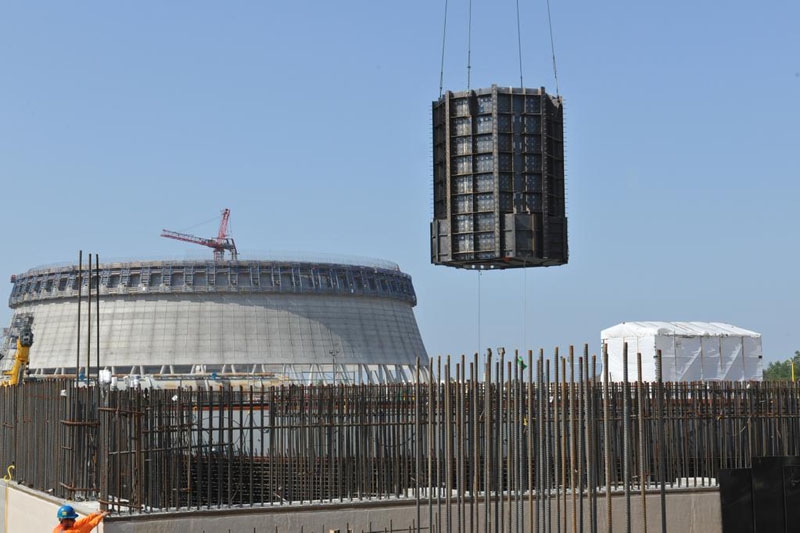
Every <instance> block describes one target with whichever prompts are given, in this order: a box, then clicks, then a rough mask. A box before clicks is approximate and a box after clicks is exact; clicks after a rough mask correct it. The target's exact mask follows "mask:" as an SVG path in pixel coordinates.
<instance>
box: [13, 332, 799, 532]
mask: <svg viewBox="0 0 800 533" xmlns="http://www.w3.org/2000/svg"><path fill="white" fill-rule="evenodd" d="M515 355H516V354H515ZM517 357H518V356H517ZM509 359H510V358H509ZM527 359H528V364H527V366H526V368H527V372H525V371H524V370H525V369H524V368H522V367H521V366H518V363H516V362H515V361H519V359H518V358H516V357H515V361H510V360H509V361H505V360H504V359H503V358H502V356H501V357H498V358H495V357H494V356H492V357H488V356H487V357H486V358H485V359H484V360H483V361H480V358H479V357H478V356H477V355H476V356H475V359H474V361H473V362H471V363H470V364H469V368H468V369H467V368H466V359H465V358H464V357H461V358H460V363H459V364H456V365H455V371H453V369H452V368H451V363H450V362H449V361H448V362H447V363H445V364H444V368H443V369H442V366H441V364H440V363H439V362H437V361H432V362H431V364H430V365H429V368H430V372H422V371H421V370H424V368H423V369H418V371H417V376H418V377H419V379H418V381H417V382H416V383H412V384H376V385H348V384H345V383H338V384H337V385H336V386H330V385H312V386H305V385H286V384H284V385H280V386H264V385H259V386H249V387H231V386H230V385H227V384H226V383H225V381H224V380H220V383H221V385H216V386H214V388H213V389H199V390H194V389H190V388H180V389H174V390H140V389H138V388H129V389H126V390H115V389H111V388H109V387H108V386H107V385H103V386H98V385H97V384H88V385H87V384H85V383H83V382H82V381H81V382H80V386H78V387H76V382H75V380H74V379H73V378H67V379H59V380H46V381H27V382H26V383H25V384H24V385H22V386H19V387H0V467H2V470H3V472H4V475H9V474H6V472H8V471H9V470H8V467H9V466H12V465H13V467H14V468H13V469H11V470H10V472H12V473H13V479H14V480H16V481H19V482H21V483H24V484H25V485H26V486H29V487H32V488H34V489H37V490H42V491H45V492H50V493H52V494H53V495H54V496H57V497H61V498H70V499H74V498H81V499H92V498H94V499H97V500H99V501H100V502H101V503H102V504H103V505H105V506H107V507H108V509H109V510H111V511H113V512H115V513H131V514H141V513H151V512H157V511H170V510H173V511H174V510H196V509H207V508H219V509H230V508H238V507H257V506H297V507H300V506H309V505H316V504H318V503H319V502H322V501H325V502H329V501H336V502H347V501H359V500H383V499H390V498H391V499H409V500H415V501H416V516H415V517H414V523H415V524H417V527H418V528H419V530H423V528H428V527H432V528H434V529H435V530H437V531H442V532H447V533H450V532H451V531H473V532H477V531H497V532H500V531H503V532H508V533H512V532H513V533H518V532H522V531H536V532H537V533H538V532H542V531H550V532H552V531H564V530H565V529H569V524H571V525H572V531H581V532H583V531H596V528H597V527H598V525H599V524H598V523H597V520H598V512H597V505H596V496H597V493H598V491H601V490H602V491H604V492H605V495H606V497H608V495H609V492H610V490H611V489H613V488H614V487H619V486H620V485H621V487H622V488H624V489H625V493H626V495H625V497H626V502H625V512H626V525H625V529H626V530H629V529H630V528H631V527H632V526H631V525H629V522H630V510H629V509H630V505H629V503H628V501H627V498H629V496H630V494H629V490H630V489H631V488H632V487H633V486H636V484H637V483H638V486H637V487H636V488H638V492H639V493H640V495H641V498H642V505H641V509H642V511H641V512H642V514H641V518H642V519H643V524H644V526H643V527H645V528H646V527H647V526H646V512H647V509H646V506H645V497H646V495H647V493H648V492H649V493H655V492H656V491H657V492H658V493H659V495H660V496H661V514H662V517H661V521H662V531H665V530H666V526H665V516H666V514H665V509H666V502H665V496H664V495H665V493H666V491H667V490H668V487H671V486H672V485H674V484H676V483H677V485H678V486H685V485H687V484H697V485H710V486H712V487H713V486H716V484H717V482H716V478H717V476H718V473H719V471H720V470H721V469H724V468H735V467H739V466H742V467H748V466H750V465H751V462H752V457H754V456H760V455H781V454H787V453H793V452H796V451H797V450H798V449H800V401H799V400H798V397H800V394H798V392H799V391H798V385H797V384H793V383H790V382H769V383H767V382H751V383H730V382H695V383H663V382H661V381H656V382H655V383H648V382H643V381H642V378H641V356H640V355H637V363H636V366H637V379H636V381H635V382H633V381H632V382H631V383H630V384H628V382H627V381H623V382H621V383H610V382H608V383H607V382H606V380H607V378H604V382H603V384H602V387H600V386H598V384H597V383H596V379H597V377H598V375H597V373H596V366H595V364H596V360H595V359H594V358H592V361H591V362H590V360H589V356H588V348H585V349H584V356H582V357H579V358H578V360H577V365H578V372H577V373H575V372H574V370H573V368H572V367H573V363H575V361H574V359H573V358H572V356H570V357H569V358H568V359H564V358H559V359H556V362H557V364H556V367H555V370H557V373H558V379H557V380H556V379H555V373H554V374H553V376H554V379H553V381H551V379H550V378H551V374H550V365H549V361H548V360H546V359H545V358H544V354H541V353H540V355H539V357H538V359H536V360H534V357H533V353H531V352H529V353H528V358H527ZM626 359H627V358H626ZM626 362H627V361H624V363H626ZM481 363H482V364H483V366H484V372H483V378H484V379H482V380H479V374H480V367H479V364H481ZM659 364H660V362H659ZM534 365H535V368H534ZM624 366H625V368H627V364H625V365H624ZM576 375H577V379H576ZM422 376H425V377H422ZM624 377H625V378H627V375H626V376H624ZM601 402H602V403H601ZM617 501H618V502H620V503H621V502H622V500H617ZM553 505H554V506H555V508H553V507H552V506H553ZM607 505H608V502H607ZM426 509H427V512H426V511H425V510H426ZM618 511H619V510H618ZM426 515H427V516H426ZM606 515H607V518H606V519H607V520H610V518H609V516H610V513H608V512H607V513H606ZM618 516H620V515H618ZM409 521H410V520H409ZM609 523H610V522H609ZM607 525H608V524H607Z"/></svg>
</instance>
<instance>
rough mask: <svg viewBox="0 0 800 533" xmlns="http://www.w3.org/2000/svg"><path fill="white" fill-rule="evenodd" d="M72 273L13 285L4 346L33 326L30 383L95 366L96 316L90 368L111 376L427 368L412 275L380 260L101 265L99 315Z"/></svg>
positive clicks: (84, 280) (50, 271)
mask: <svg viewBox="0 0 800 533" xmlns="http://www.w3.org/2000/svg"><path fill="white" fill-rule="evenodd" d="M78 270H79V269H78V267H77V265H69V266H64V267H51V268H42V269H33V270H30V271H28V272H26V273H25V274H21V275H17V276H14V277H13V278H12V282H13V289H12V292H11V296H10V299H9V305H10V307H11V308H12V309H13V310H14V317H13V319H12V325H11V328H10V331H11V333H12V335H11V336H12V337H13V332H14V330H15V327H16V325H18V324H19V323H21V322H22V321H24V320H27V319H31V318H32V320H33V322H32V326H33V332H34V336H35V341H34V344H33V346H32V347H31V350H30V372H31V373H33V374H43V375H47V374H63V373H66V374H69V373H74V372H75V368H76V364H78V363H79V366H80V367H81V368H83V367H85V364H86V361H87V360H88V361H89V365H90V367H93V366H95V363H96V358H97V354H96V352H97V332H98V329H97V327H96V320H97V317H98V307H99V358H100V367H101V368H106V369H111V370H112V371H113V372H114V373H127V372H131V371H137V370H138V371H142V372H144V373H174V374H180V373H185V372H195V371H197V369H201V370H202V371H207V372H212V371H214V372H218V371H221V372H258V371H259V370H260V369H263V368H265V367H266V366H269V365H306V366H313V365H331V364H332V363H334V364H336V365H405V366H413V365H415V364H416V361H417V358H418V357H419V358H421V359H422V360H423V364H424V363H426V362H427V355H426V352H425V348H424V345H423V343H422V338H421V336H420V333H419V329H418V327H417V323H416V320H415V318H414V313H413V307H414V306H415V305H416V295H415V293H414V288H413V286H412V283H411V277H410V276H409V275H407V274H404V273H403V272H401V271H400V270H399V268H398V267H397V266H396V265H393V264H391V263H388V262H386V263H382V264H381V266H373V265H363V264H362V265H358V264H356V265H349V264H335V263H312V262H276V261H235V262H233V261H229V262H212V261H208V262H206V261H150V262H126V263H113V264H103V265H100V268H99V275H97V274H95V275H94V276H93V278H92V293H93V294H96V292H97V286H98V281H99V290H100V297H99V306H98V305H97V303H96V302H95V301H93V302H92V304H91V306H90V305H89V303H88V301H87V297H86V295H87V294H88V291H89V283H88V273H87V271H86V267H84V269H83V272H82V274H81V282H80V287H81V294H82V301H81V303H80V304H79V300H78V292H79V291H78V287H79V282H78V279H79V271H78ZM95 272H97V271H95ZM79 305H80V316H81V319H80V322H81V326H80V331H81V335H80V337H81V338H80V348H78V346H79V341H78V327H79V326H78V322H79V321H78V316H79V313H78V309H79ZM90 307H91V309H90ZM90 322H91V325H90ZM79 349H80V352H78V350H79ZM8 359H10V357H9V358H6V360H5V361H3V363H5V365H4V366H7V365H8ZM95 370H96V368H95ZM90 371H92V369H91V368H90Z"/></svg>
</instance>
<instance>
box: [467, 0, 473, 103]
mask: <svg viewBox="0 0 800 533" xmlns="http://www.w3.org/2000/svg"><path fill="white" fill-rule="evenodd" d="M471 72H472V0H469V22H468V23H467V90H468V91H469V88H470V73H471Z"/></svg>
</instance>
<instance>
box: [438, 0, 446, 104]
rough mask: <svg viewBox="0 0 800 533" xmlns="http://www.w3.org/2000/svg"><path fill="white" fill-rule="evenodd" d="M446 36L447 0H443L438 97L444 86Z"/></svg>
mask: <svg viewBox="0 0 800 533" xmlns="http://www.w3.org/2000/svg"><path fill="white" fill-rule="evenodd" d="M446 37H447V0H444V28H443V29H442V66H441V69H440V70H439V98H441V97H442V89H443V87H444V43H445V38H446Z"/></svg>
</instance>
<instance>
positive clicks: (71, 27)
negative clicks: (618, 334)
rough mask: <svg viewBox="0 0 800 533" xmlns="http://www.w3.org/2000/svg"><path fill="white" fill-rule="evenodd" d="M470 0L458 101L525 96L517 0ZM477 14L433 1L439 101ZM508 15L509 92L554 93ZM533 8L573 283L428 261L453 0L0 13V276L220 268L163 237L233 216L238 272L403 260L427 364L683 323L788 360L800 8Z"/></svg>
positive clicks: (794, 299) (514, 79)
mask: <svg viewBox="0 0 800 533" xmlns="http://www.w3.org/2000/svg"><path fill="white" fill-rule="evenodd" d="M472 3H473V14H472V21H473V24H472V54H471V58H472V61H471V62H472V74H471V86H472V87H473V88H479V87H488V86H490V85H492V84H497V85H500V86H518V85H519V56H518V50H517V35H516V27H517V25H516V17H515V9H516V5H515V2H514V1H511V0H493V1H488V0H473V2H472ZM468 4H469V2H468V1H467V0H450V1H449V11H450V12H449V16H448V20H447V39H446V46H445V54H444V55H445V60H444V64H445V71H444V86H445V89H448V90H453V91H460V90H464V89H465V88H466V85H467V80H466V73H467V69H466V65H467V27H468V24H467V6H468ZM519 8H520V14H521V24H520V26H521V37H522V39H521V40H522V69H523V76H524V84H525V85H526V86H528V87H540V86H544V87H545V88H546V89H547V90H548V92H555V83H554V75H553V67H552V58H551V49H550V39H549V35H548V26H547V6H546V3H545V2H544V0H536V1H528V0H520V1H519ZM551 13H552V21H553V30H554V36H555V49H556V60H557V67H558V82H559V90H560V94H561V95H562V96H563V97H564V100H565V115H566V125H565V128H566V168H567V187H568V193H567V194H568V200H567V210H568V216H569V230H570V239H569V244H570V262H569V264H568V265H567V266H562V267H554V268H547V269H527V270H525V271H523V270H509V271H503V272H486V273H484V274H482V275H480V279H479V275H478V274H477V273H476V272H467V271H462V270H455V269H450V268H446V267H441V266H433V265H431V264H430V244H429V243H430V234H429V223H430V221H431V217H432V192H431V190H432V178H431V176H432V169H431V140H430V136H431V117H430V107H431V102H432V101H433V100H435V99H437V98H438V96H439V77H440V64H441V58H442V28H443V20H444V1H431V0H426V1H421V0H408V1H405V2H388V1H379V0H369V1H368V0H360V1H355V0H354V1H347V0H341V1H338V2H329V1H326V2H321V1H310V2H200V1H196V2H186V1H174V2H155V1H154V2H105V1H104V2H88V1H87V2H35V3H34V2H20V1H18V2H11V1H9V2H4V3H3V4H2V5H0V176H1V177H2V185H3V187H2V198H3V208H2V210H0V222H2V232H3V237H2V239H3V253H2V254H0V279H3V280H8V279H9V277H10V275H11V274H15V273H21V272H24V271H26V270H28V269H29V268H32V267H34V266H40V265H43V264H49V263H60V262H67V261H74V260H76V258H77V254H78V250H79V249H83V250H84V253H88V252H95V253H99V254H100V257H101V260H102V259H104V258H109V259H110V258H114V259H137V258H143V259H155V258H168V257H178V258H183V257H186V256H187V255H191V254H194V256H195V257H205V256H208V257H209V258H210V257H211V252H210V250H208V251H206V250H203V249H200V250H195V249H194V248H195V247H194V246H193V245H191V244H185V243H180V242H177V241H171V240H168V239H163V238H160V237H159V233H160V231H161V229H162V228H169V229H174V230H178V231H181V230H186V231H189V232H191V233H196V234H200V235H204V236H213V235H214V234H215V232H216V225H217V220H218V216H219V212H220V211H221V210H222V209H223V208H225V207H227V208H230V209H231V211H232V215H231V230H232V233H233V236H234V238H235V239H236V242H237V244H238V246H239V249H240V251H241V252H242V254H243V255H245V256H250V257H256V256H263V255H267V254H269V253H274V252H295V251H296V252H304V253H308V252H319V253H324V254H343V255H348V256H364V257H376V258H383V259H388V260H391V261H394V262H396V263H398V264H399V265H400V267H401V269H402V270H403V271H405V272H407V273H409V274H410V275H411V276H412V277H413V281H414V285H415V287H416V291H417V297H418V300H419V303H418V306H417V307H416V309H415V313H416V317H417V321H418V323H419V326H420V330H421V332H422V337H423V340H424V341H425V344H426V347H427V349H428V351H429V354H430V355H437V354H443V355H444V354H452V355H460V354H462V353H468V354H469V353H472V352H475V351H476V350H478V349H479V347H480V348H482V349H485V348H486V347H492V348H496V347H498V346H504V347H506V349H507V350H510V349H513V348H533V349H538V348H539V347H543V348H545V349H546V351H547V353H548V354H549V353H552V350H553V348H554V347H555V346H560V347H561V349H562V350H564V349H566V347H567V346H568V345H570V344H574V345H576V346H582V345H583V344H584V343H588V344H589V345H590V348H591V350H592V351H593V352H597V351H598V349H599V344H600V340H599V337H600V331H601V330H602V329H604V328H606V327H609V326H612V325H614V324H617V323H619V322H623V321H635V320H663V321H684V320H685V321H689V320H697V321H714V322H717V321H718V322H728V323H732V324H735V325H737V326H740V327H743V328H746V329H751V330H754V331H758V332H760V333H762V334H763V348H764V354H765V360H766V362H770V361H775V360H783V359H786V358H789V357H790V356H791V355H792V354H793V353H794V351H795V350H800V223H799V222H798V220H799V218H798V211H799V209H798V208H800V201H799V200H798V197H800V26H799V25H798V22H799V21H800V2H797V1H796V0H767V1H765V2H760V3H756V2H743V1H737V0H730V1H725V2H721V1H717V2H702V1H700V2H698V1H696V0H695V1H689V0H675V1H673V2H643V1H641V0H636V1H634V0H627V1H615V0H612V1H609V2H594V1H587V0H569V1H563V0H551ZM201 222H204V224H200V223H201ZM4 283H7V281H5V282H4ZM10 289H11V285H10V284H6V285H5V289H3V290H2V294H3V297H4V298H6V297H7V296H8V293H9V291H10ZM10 317H11V312H10V310H8V309H7V308H4V309H3V310H2V311H0V322H1V323H2V324H3V325H7V324H8V322H9V320H10Z"/></svg>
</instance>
